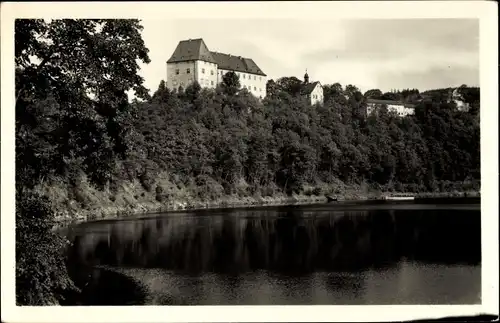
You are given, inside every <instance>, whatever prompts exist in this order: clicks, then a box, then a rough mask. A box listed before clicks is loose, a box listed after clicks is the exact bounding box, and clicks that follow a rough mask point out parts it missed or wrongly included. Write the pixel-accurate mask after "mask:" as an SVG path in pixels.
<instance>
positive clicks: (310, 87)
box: [300, 70, 324, 105]
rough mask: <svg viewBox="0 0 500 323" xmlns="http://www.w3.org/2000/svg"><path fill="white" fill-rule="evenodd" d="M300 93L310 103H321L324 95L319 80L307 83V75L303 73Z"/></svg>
mask: <svg viewBox="0 0 500 323" xmlns="http://www.w3.org/2000/svg"><path fill="white" fill-rule="evenodd" d="M300 94H301V95H302V97H304V98H306V99H307V101H308V102H309V103H311V105H314V104H321V105H322V104H323V100H324V96H323V86H321V83H320V82H319V81H316V82H313V83H309V75H308V74H307V70H306V74H305V75H304V83H303V84H302V88H301V89H300Z"/></svg>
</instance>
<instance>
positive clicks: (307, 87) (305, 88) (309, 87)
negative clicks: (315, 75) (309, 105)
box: [300, 81, 321, 95]
mask: <svg viewBox="0 0 500 323" xmlns="http://www.w3.org/2000/svg"><path fill="white" fill-rule="evenodd" d="M318 86H319V87H321V84H320V83H319V82H318V81H316V82H313V83H307V84H303V85H302V89H301V90H300V93H301V94H303V95H308V94H311V93H312V92H313V91H314V89H316V88H317V87H318Z"/></svg>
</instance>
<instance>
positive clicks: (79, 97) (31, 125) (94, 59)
mask: <svg viewBox="0 0 500 323" xmlns="http://www.w3.org/2000/svg"><path fill="white" fill-rule="evenodd" d="M141 29H142V27H141V26H140V24H139V21H138V20H87V19H62V20H52V21H50V22H47V21H44V20H29V19H18V20H16V21H15V63H16V78H15V82H16V84H15V85H16V106H15V109H16V210H19V212H17V213H16V224H17V225H16V249H17V250H18V253H17V254H16V269H17V271H16V273H17V275H16V292H17V294H18V302H19V303H20V305H34V304H37V305H38V304H45V303H47V301H48V302H51V303H53V302H57V301H58V300H60V299H61V295H62V294H63V293H62V292H61V291H60V289H66V288H67V287H69V285H70V284H69V283H68V277H67V273H66V270H65V268H64V265H63V263H62V262H61V259H60V253H61V252H62V251H63V250H62V249H61V248H63V245H64V243H63V241H62V240H60V239H59V238H58V237H57V235H55V234H54V233H53V232H52V222H51V221H52V220H53V219H52V217H53V213H52V210H51V205H50V204H47V201H46V199H45V198H44V197H43V196H39V195H37V194H33V193H32V191H31V189H32V188H33V187H34V186H35V185H36V184H38V183H39V182H40V180H41V179H43V178H47V177H50V176H51V175H60V176H62V178H64V179H67V180H68V181H69V183H70V184H73V185H76V183H77V180H78V179H77V173H78V172H79V171H83V172H84V173H86V174H87V175H88V177H89V178H90V179H91V180H92V182H94V183H96V184H99V185H104V184H105V183H106V182H108V181H109V180H110V178H111V174H112V173H113V171H114V165H115V161H116V159H117V158H120V157H124V156H125V155H126V154H127V153H128V152H129V150H130V149H128V148H129V147H128V142H127V138H128V134H130V132H131V131H132V130H133V129H131V123H130V122H129V121H130V119H131V114H132V113H134V112H133V109H131V105H130V104H129V102H128V93H129V92H130V91H133V92H134V93H135V95H136V97H138V98H140V99H148V92H147V89H146V88H145V87H144V86H143V85H142V83H143V79H142V77H140V76H139V75H138V71H139V66H138V61H142V62H145V63H149V57H148V50H147V48H146V47H145V46H144V42H143V40H142V38H141V35H140V30H141ZM23 250H24V251H23ZM27 250H30V252H26V251H27Z"/></svg>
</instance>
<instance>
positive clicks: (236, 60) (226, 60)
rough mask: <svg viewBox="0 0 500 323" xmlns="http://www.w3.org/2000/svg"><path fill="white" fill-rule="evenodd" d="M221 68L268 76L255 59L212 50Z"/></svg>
mask: <svg viewBox="0 0 500 323" xmlns="http://www.w3.org/2000/svg"><path fill="white" fill-rule="evenodd" d="M211 53H212V56H213V57H214V58H215V61H216V62H217V65H219V68H220V69H224V70H231V71H237V72H243V73H249V74H257V75H262V76H266V74H264V72H263V71H262V70H261V69H260V68H259V67H258V66H257V64H255V62H254V61H253V59H251V58H244V57H241V56H234V55H229V54H224V53H218V52H211Z"/></svg>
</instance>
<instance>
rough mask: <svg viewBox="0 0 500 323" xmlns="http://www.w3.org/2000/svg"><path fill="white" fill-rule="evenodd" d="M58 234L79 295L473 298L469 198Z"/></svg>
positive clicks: (226, 300) (249, 213)
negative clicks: (80, 288) (80, 291)
mask: <svg viewBox="0 0 500 323" xmlns="http://www.w3.org/2000/svg"><path fill="white" fill-rule="evenodd" d="M65 234H66V235H67V236H68V237H69V239H70V240H71V241H72V242H73V246H72V247H71V248H70V250H69V251H68V262H69V265H70V266H69V267H70V268H71V273H72V275H73V276H74V277H76V278H75V280H76V281H77V282H79V284H80V285H81V286H85V288H86V290H85V295H86V296H85V300H84V301H81V303H80V304H82V305H85V304H86V305H125V304H154V305H171V304H173V305H313V304H322V305H350V304H358V305H364V304H371V305H383V304H411V305H414V304H479V303H480V302H481V210H480V204H476V203H460V204H422V203H415V202H409V203H397V204H393V203H385V204H371V203H333V204H324V205H306V206H281V207H262V208H247V209H244V208H240V209H223V210H201V211H192V212H191V211H190V212H177V213H169V214H159V215H155V216H148V217H144V218H130V219H125V220H108V221H96V222H87V223H82V224H79V225H74V226H71V227H69V228H67V230H66V231H65ZM96 266H97V267H96ZM96 268H97V269H96ZM103 268H104V269H103ZM89 273H90V274H89ZM88 277H91V278H88ZM134 282H140V285H141V286H143V287H142V289H138V288H136V287H134V286H135V285H136V284H135V283H134ZM89 286H90V287H89Z"/></svg>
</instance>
